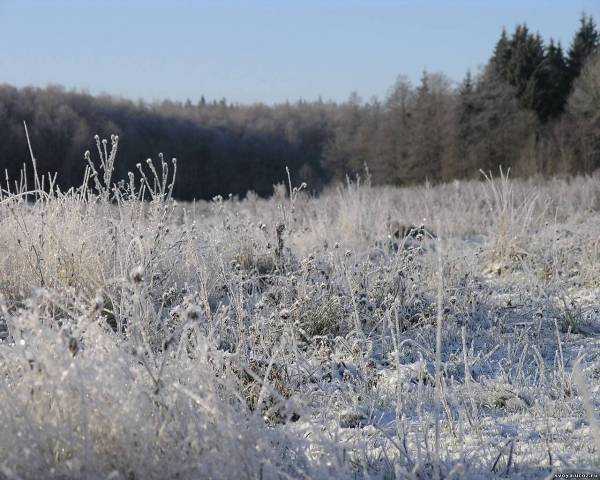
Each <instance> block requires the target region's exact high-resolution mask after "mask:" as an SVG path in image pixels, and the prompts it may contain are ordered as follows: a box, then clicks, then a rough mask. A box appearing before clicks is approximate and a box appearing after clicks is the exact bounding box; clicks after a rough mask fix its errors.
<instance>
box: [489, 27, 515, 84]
mask: <svg viewBox="0 0 600 480" xmlns="http://www.w3.org/2000/svg"><path fill="white" fill-rule="evenodd" d="M511 55H512V46H511V42H510V40H509V39H508V35H507V34H506V28H503V29H502V34H501V35H500V40H498V42H497V43H496V47H495V48H494V53H493V55H492V59H491V63H492V65H493V66H494V69H495V70H496V73H498V75H499V76H500V78H501V79H503V80H505V81H508V65H509V63H510V58H511Z"/></svg>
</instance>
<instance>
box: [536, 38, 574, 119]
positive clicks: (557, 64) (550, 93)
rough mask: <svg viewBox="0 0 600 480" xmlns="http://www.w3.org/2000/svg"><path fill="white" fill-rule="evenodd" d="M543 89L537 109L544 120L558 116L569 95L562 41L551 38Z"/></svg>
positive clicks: (545, 63) (543, 75) (547, 52)
mask: <svg viewBox="0 0 600 480" xmlns="http://www.w3.org/2000/svg"><path fill="white" fill-rule="evenodd" d="M542 68H543V70H542V83H543V85H542V90H541V91H540V94H539V98H538V102H539V103H538V105H537V108H536V111H537V112H538V116H539V117H540V119H541V120H542V121H546V120H548V119H550V118H556V117H558V116H559V115H560V114H561V113H562V112H563V111H564V108H565V105H566V103H567V97H568V95H569V79H568V68H567V62H566V59H565V57H564V54H563V50H562V47H561V45H560V43H558V44H555V43H554V40H553V39H550V43H549V45H548V48H547V49H546V54H545V58H544V63H543V65H542Z"/></svg>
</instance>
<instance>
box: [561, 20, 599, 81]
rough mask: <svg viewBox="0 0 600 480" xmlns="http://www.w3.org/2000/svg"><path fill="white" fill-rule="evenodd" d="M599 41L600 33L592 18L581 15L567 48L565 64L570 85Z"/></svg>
mask: <svg viewBox="0 0 600 480" xmlns="http://www.w3.org/2000/svg"><path fill="white" fill-rule="evenodd" d="M599 42H600V35H599V34H598V30H597V29H596V24H595V22H594V19H593V18H592V17H591V16H589V17H587V16H586V15H585V14H584V15H582V16H581V19H580V21H579V30H578V31H577V33H575V36H574V37H573V41H572V42H571V47H570V48H569V56H568V60H567V65H568V71H569V77H568V78H569V86H570V87H571V86H572V85H573V82H574V81H575V79H576V78H577V77H578V76H579V74H580V73H581V70H582V69H583V66H584V65H585V62H586V60H587V59H588V57H589V56H590V55H591V54H592V53H594V52H595V51H596V49H597V48H598V43H599Z"/></svg>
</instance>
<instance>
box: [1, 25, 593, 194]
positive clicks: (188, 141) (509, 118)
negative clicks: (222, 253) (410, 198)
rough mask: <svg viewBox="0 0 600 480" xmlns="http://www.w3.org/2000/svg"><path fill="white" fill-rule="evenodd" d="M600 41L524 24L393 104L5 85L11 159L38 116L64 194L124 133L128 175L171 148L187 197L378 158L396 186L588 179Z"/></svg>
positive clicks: (5, 140)
mask: <svg viewBox="0 0 600 480" xmlns="http://www.w3.org/2000/svg"><path fill="white" fill-rule="evenodd" d="M599 43H600V35H599V33H598V30H597V27H596V24H595V22H594V20H593V19H592V17H589V16H585V15H584V16H582V17H581V20H580V25H579V28H578V30H577V31H576V32H575V34H574V36H573V39H572V41H571V43H570V45H569V46H568V48H567V49H566V51H565V50H563V47H562V46H561V45H560V43H557V42H555V41H554V40H552V39H550V40H549V41H548V42H545V41H544V39H543V38H542V37H541V36H540V34H539V33H533V32H531V31H530V30H529V29H528V27H527V26H526V25H525V24H523V25H518V26H517V27H516V28H515V29H514V31H513V32H512V33H511V34H509V33H507V31H506V30H503V31H502V34H501V35H500V38H499V40H498V41H497V43H496V46H495V48H494V51H493V52H492V54H491V57H490V59H489V61H488V63H487V64H486V65H485V67H483V68H482V69H481V71H479V72H478V73H477V74H476V75H472V74H471V73H470V72H469V73H467V75H466V76H465V78H464V79H463V80H462V82H460V83H459V84H458V85H455V84H454V83H453V82H452V81H451V80H450V79H449V78H448V77H447V76H446V75H444V74H443V73H428V72H424V73H423V76H422V78H421V80H420V82H419V84H418V85H416V86H414V85H412V84H411V82H410V81H408V80H407V79H406V78H405V77H399V78H398V80H397V81H396V83H395V84H394V85H393V86H392V87H391V88H390V90H389V92H388V94H387V96H386V97H385V98H384V99H383V100H380V99H377V98H372V99H370V100H368V101H363V100H362V99H361V98H360V97H358V95H356V94H352V95H350V97H349V98H348V100H347V101H345V102H341V103H335V102H325V101H322V100H318V101H312V102H307V101H302V100H301V101H298V102H296V103H289V102H288V103H283V104H277V105H273V106H268V105H264V104H253V105H239V104H232V103H228V102H227V101H226V100H225V99H223V100H220V101H209V102H207V101H206V100H205V99H204V97H202V98H201V99H200V101H199V102H197V103H192V102H191V101H189V100H188V101H186V102H173V101H163V102H155V103H146V102H141V101H138V102H134V101H130V100H125V99H119V98H113V97H110V96H107V95H103V96H91V95H88V94H84V93H78V92H73V91H66V90H65V89H64V88H62V87H59V86H50V87H47V88H31V87H27V88H20V89H19V88H15V87H12V86H9V85H0V132H2V133H3V134H2V141H1V142H0V166H1V167H2V170H5V171H6V174H7V175H8V177H10V178H16V177H17V176H18V174H19V171H20V169H21V166H22V164H23V163H24V162H28V157H29V152H28V149H27V140H26V138H25V133H24V129H23V123H22V122H23V121H25V122H27V125H28V128H29V135H30V138H31V143H32V147H33V150H34V154H35V156H36V158H37V162H38V170H39V171H41V172H57V173H58V185H59V186H60V187H61V188H62V189H65V188H68V187H71V186H77V185H78V184H79V183H80V181H81V178H82V176H83V172H84V169H85V166H86V162H85V161H84V160H83V152H84V151H85V150H87V149H90V147H91V146H92V142H93V135H94V134H96V133H97V134H99V135H101V136H104V137H108V136H109V135H110V134H112V133H115V134H117V135H119V137H120V139H121V141H120V144H119V155H118V156H119V161H118V162H117V164H116V167H117V171H116V177H117V178H126V177H127V172H128V171H135V165H136V164H137V163H140V162H143V160H144V159H145V158H147V157H148V156H155V157H156V155H157V154H158V152H164V154H165V156H167V157H168V156H175V157H177V158H178V160H179V161H178V172H179V173H178V179H177V182H176V185H175V191H174V193H175V196H176V197H178V198H181V199H192V198H205V199H209V198H212V197H213V196H215V195H223V196H226V195H228V194H230V193H231V194H234V195H240V196H243V195H245V194H246V193H247V192H248V191H250V190H251V191H254V192H256V193H257V194H259V195H262V196H267V195H270V194H271V193H272V191H273V185H274V184H277V183H280V182H282V181H284V180H285V179H286V176H287V174H286V171H285V168H286V167H288V168H289V170H290V173H291V175H292V178H293V179H294V181H295V182H297V183H300V182H306V183H307V184H308V185H309V189H312V190H313V191H319V190H321V189H322V188H324V187H325V186H326V185H328V184H330V183H332V182H336V181H341V180H343V179H344V178H345V176H346V175H350V176H354V175H355V174H358V173H360V172H362V171H364V169H365V167H367V168H368V170H369V174H370V178H371V181H372V182H373V183H375V184H393V185H407V184H413V183H417V182H423V181H429V182H432V183H435V182H442V181H448V180H451V179H461V178H470V177H475V176H477V175H479V173H478V172H479V170H480V169H483V170H485V171H488V170H492V171H495V170H497V169H498V167H499V166H503V167H505V168H507V167H510V168H511V169H512V171H513V172H514V173H515V174H517V175H523V176H527V175H534V174H541V175H557V174H567V175H570V174H578V173H584V174H588V173H591V172H593V171H594V170H595V169H597V168H599V167H600V52H599V49H598V45H599ZM2 173H4V172H2ZM2 185H3V187H4V186H5V183H4V182H2Z"/></svg>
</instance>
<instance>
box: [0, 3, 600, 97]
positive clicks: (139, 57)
mask: <svg viewBox="0 0 600 480" xmlns="http://www.w3.org/2000/svg"><path fill="white" fill-rule="evenodd" d="M583 11H585V12H587V13H589V14H592V15H594V17H595V18H596V19H597V20H600V1H598V0H562V1H557V0H495V1H492V0H480V1H475V0H446V1H425V0H411V1H408V0H405V1H400V0H399V1H391V0H388V1H384V0H371V1H368V0H363V1H357V0H329V1H327V0H323V1H315V0H302V1H300V0H296V1H292V0H278V1H276V0H272V1H266V0H261V1H258V0H256V1H241V0H237V1H228V0H221V1H216V0H215V1H183V0H172V1H156V0H145V1H142V0H131V1H124V0H122V1H116V0H112V1H110V0H106V1H102V0H96V1H90V0H56V1H53V0H38V1H32V0H0V45H1V50H0V83H10V84H13V85H17V86H24V85H35V86H45V85H47V84H49V83H54V84H61V85H65V86H66V87H68V88H76V89H78V90H85V91H89V92H91V93H102V92H107V93H111V94H116V95H120V96H124V97H128V98H132V99H138V98H143V99H145V100H155V99H163V98H170V99H176V100H185V99H186V98H191V99H192V100H194V101H197V100H198V99H199V98H200V96H201V95H205V96H206V98H207V99H220V98H222V97H226V98H227V99H228V100H231V101H236V102H242V103H249V102H255V101H263V102H266V103H274V102H281V101H285V100H286V99H289V100H292V101H293V100H297V99H299V98H304V99H308V100H312V99H316V98H317V97H318V96H322V97H323V99H333V100H344V99H346V98H347V97H348V95H349V94H350V93H351V92H352V91H356V92H358V94H359V95H361V96H362V97H363V98H365V99H368V98H369V97H371V96H372V95H377V96H378V97H380V98H381V97H384V96H385V94H386V92H387V91H388V89H389V87H390V86H391V85H392V84H393V82H394V81H395V79H396V77H397V76H398V75H400V74H404V75H406V76H408V78H409V79H411V80H412V81H413V82H417V81H418V79H419V77H420V75H421V72H422V71H423V70H424V69H427V70H429V71H444V72H446V73H447V74H448V75H449V76H450V77H451V78H452V79H454V80H460V79H461V78H462V77H463V76H464V74H465V72H466V71H467V69H469V68H470V69H471V70H473V71H477V69H478V67H480V66H481V65H482V64H483V63H485V62H486V61H487V59H488V58H489V55H490V53H491V50H492V48H493V46H494V43H495V42H496V40H497V38H498V36H499V34H500V31H501V28H502V26H503V25H505V26H506V27H507V28H508V29H509V30H510V29H512V28H513V27H514V25H516V24H517V23H519V22H523V21H526V22H527V24H528V25H529V26H530V28H531V29H532V30H534V31H535V30H539V31H540V33H541V34H542V35H543V36H544V38H548V37H550V36H552V37H554V38H556V39H558V40H561V41H562V43H563V46H567V45H568V44H569V43H570V40H571V36H572V34H573V32H574V31H575V29H576V28H577V25H578V19H579V16H580V14H581V13H582V12H583Z"/></svg>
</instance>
